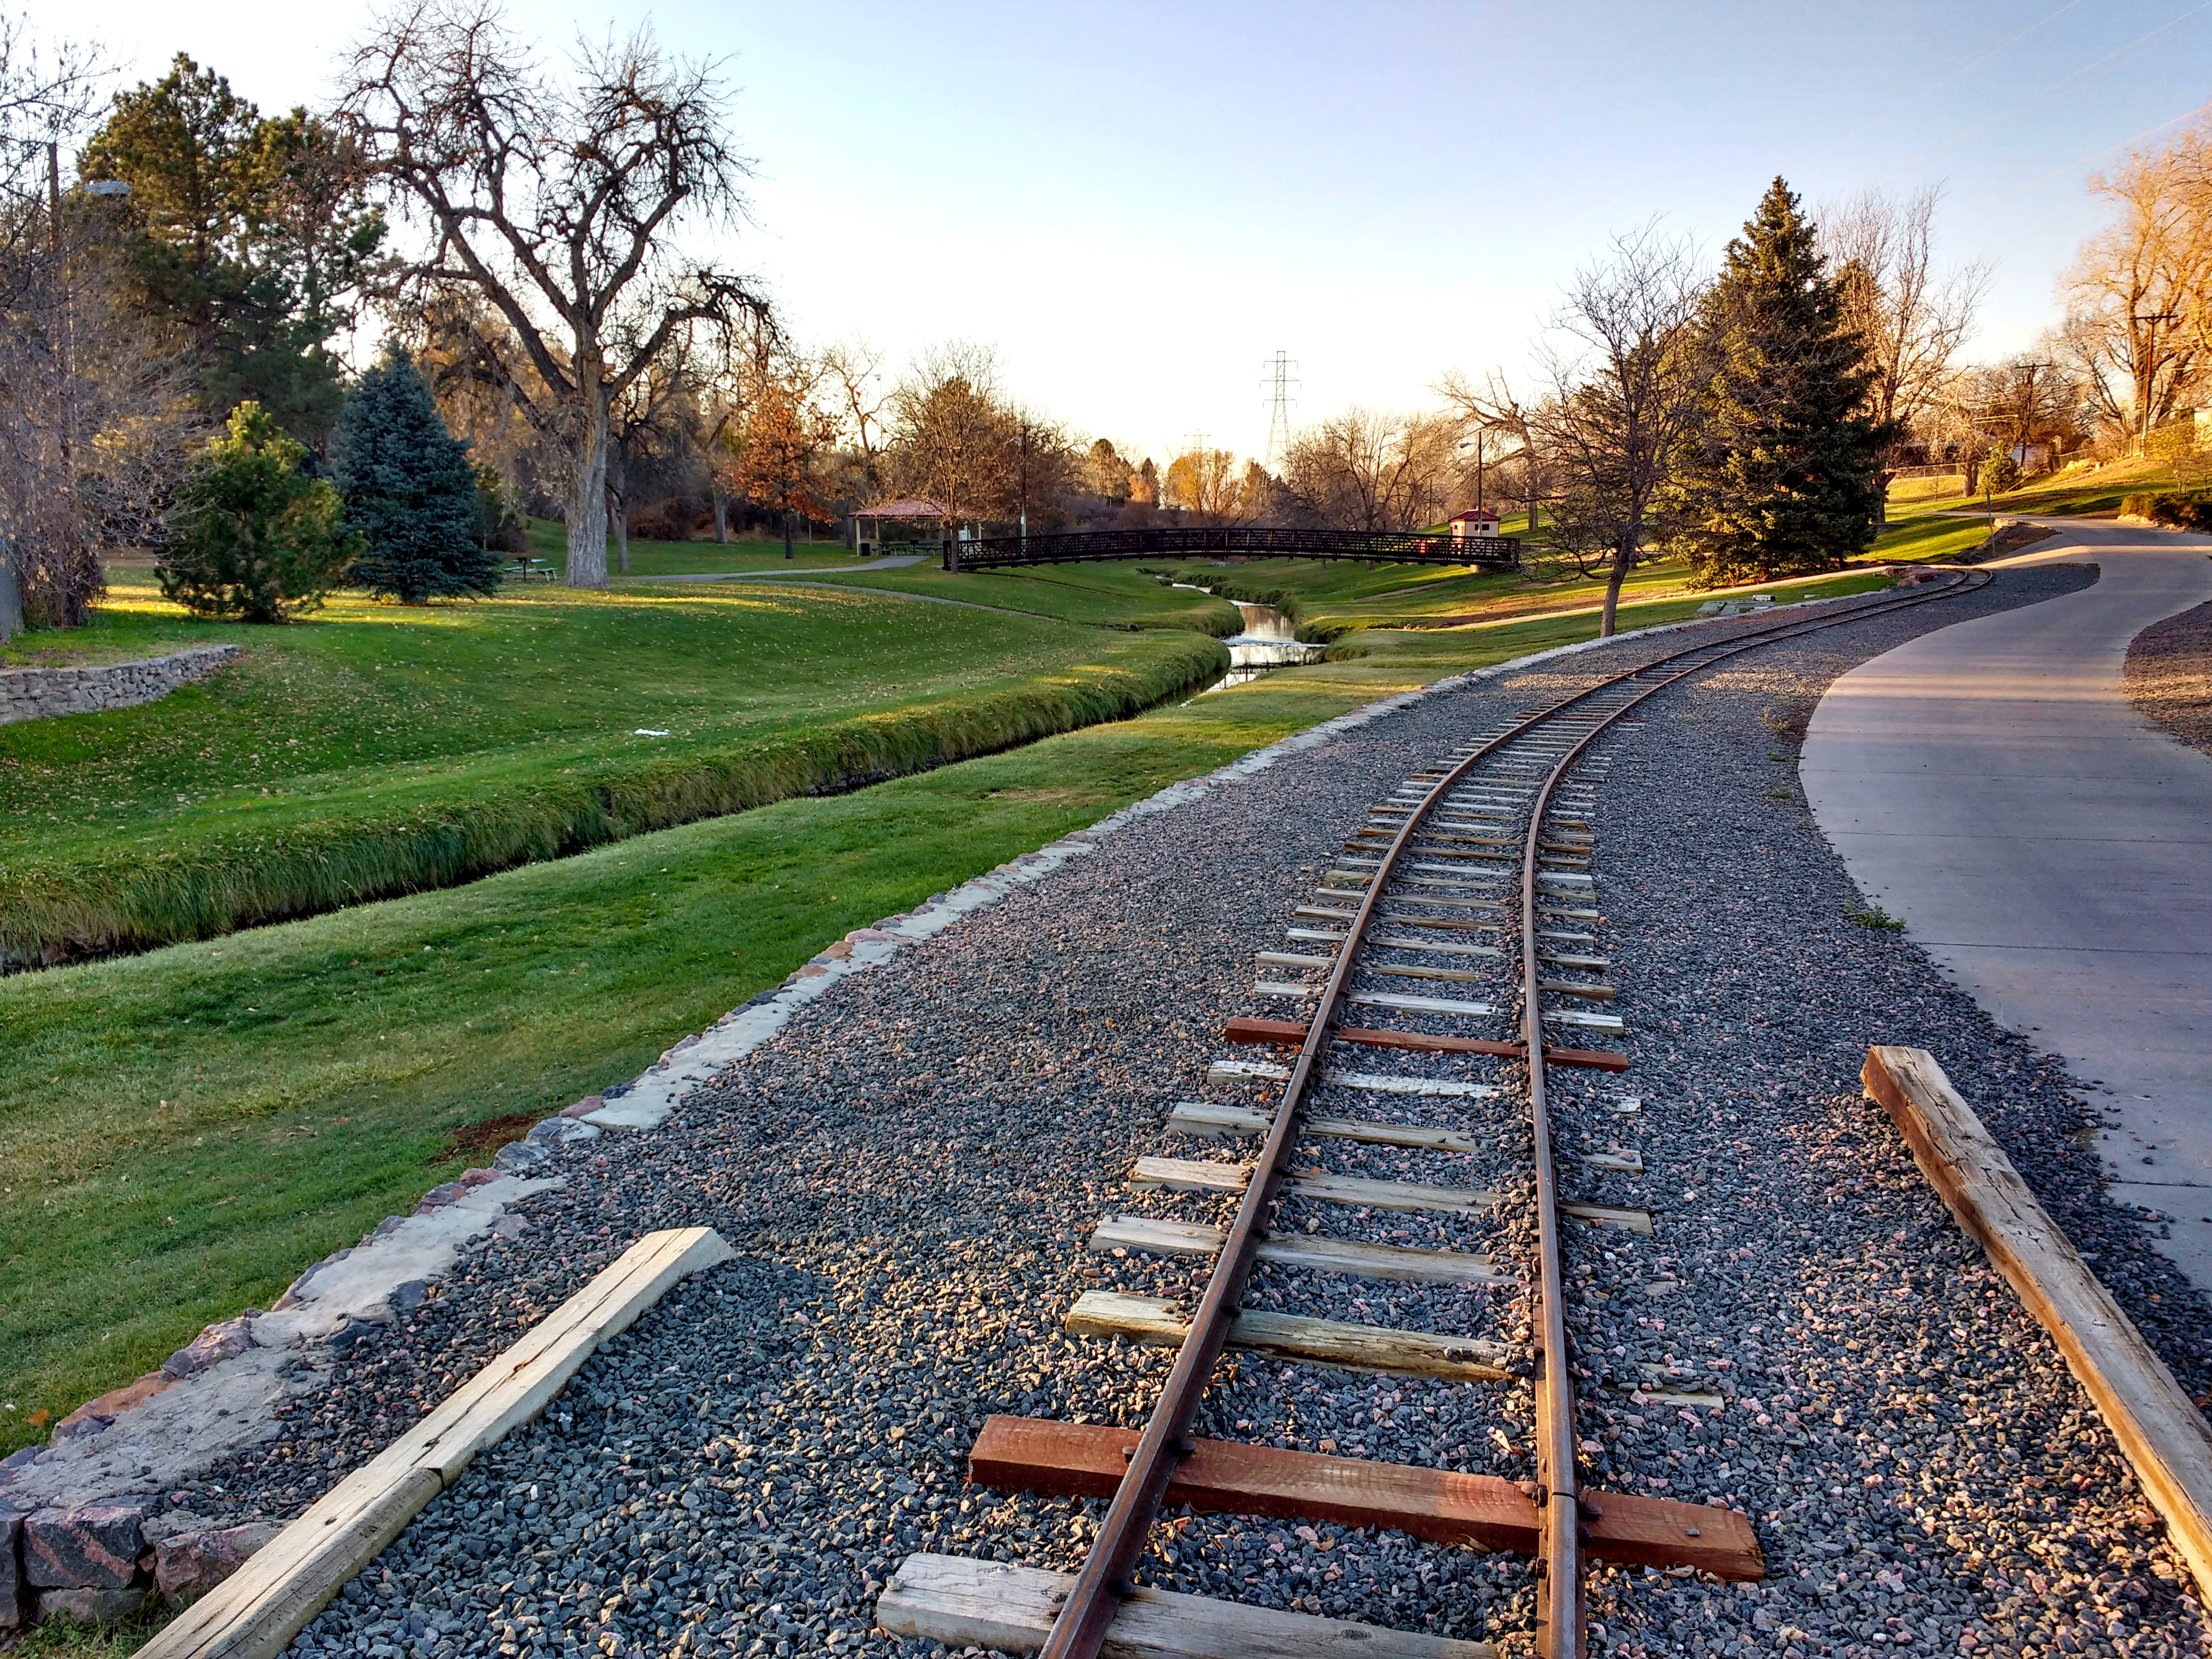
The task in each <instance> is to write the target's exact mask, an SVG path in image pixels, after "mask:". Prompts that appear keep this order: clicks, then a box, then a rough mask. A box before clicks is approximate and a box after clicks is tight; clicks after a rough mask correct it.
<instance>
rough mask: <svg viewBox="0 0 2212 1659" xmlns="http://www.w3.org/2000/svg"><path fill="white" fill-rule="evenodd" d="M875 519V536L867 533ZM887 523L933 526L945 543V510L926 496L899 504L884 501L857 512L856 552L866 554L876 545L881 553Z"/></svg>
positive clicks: (903, 498) (855, 523)
mask: <svg viewBox="0 0 2212 1659" xmlns="http://www.w3.org/2000/svg"><path fill="white" fill-rule="evenodd" d="M869 520H875V523H876V529H875V533H874V534H873V535H870V534H869V533H868V521H869ZM887 523H888V524H901V523H904V524H915V525H921V524H925V523H934V524H935V525H936V526H938V532H937V539H938V540H939V541H943V540H944V539H945V527H944V526H945V508H944V507H941V506H940V505H939V504H938V503H937V502H935V501H931V500H929V499H928V498H927V497H926V496H921V495H908V496H904V497H902V498H901V499H900V500H898V501H881V502H878V504H877V505H876V506H874V507H861V508H860V509H859V510H858V511H856V512H855V513H854V514H853V542H854V546H853V550H854V552H855V553H866V551H867V550H868V544H869V543H871V542H873V543H874V544H875V545H876V549H877V550H878V552H880V551H881V550H883V546H884V525H885V524H887ZM904 539H907V540H910V541H916V542H921V541H926V540H927V539H928V538H926V537H922V536H914V537H909V538H904Z"/></svg>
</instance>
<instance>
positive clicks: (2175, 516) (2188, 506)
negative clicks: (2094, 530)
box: [2120, 490, 2212, 532]
mask: <svg viewBox="0 0 2212 1659" xmlns="http://www.w3.org/2000/svg"><path fill="white" fill-rule="evenodd" d="M2120 511H2121V512H2123V513H2127V514H2129V516H2130V517H2132V518H2139V519H2148V520H2150V521H2151V522H2152V523H2153V524H2162V525H2165V526H2167V527H2168V528H2169V529H2172V530H2196V531H2203V532H2212V494H2209V493H2206V492H2204V491H2201V490H2192V491H2189V492H2186V493H2176V492H2174V491H2171V490H2168V491H2162V492H2160V494H2158V495H2149V496H2143V495H2130V496H2129V497H2127V498H2126V499H2125V500H2124V501H2122V502H2121V503H2120Z"/></svg>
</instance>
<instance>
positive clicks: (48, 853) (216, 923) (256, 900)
mask: <svg viewBox="0 0 2212 1659" xmlns="http://www.w3.org/2000/svg"><path fill="white" fill-rule="evenodd" d="M150 581H151V577H150V573H149V572H147V571H145V570H143V569H139V570H135V571H134V570H120V571H118V572H116V573H114V575H113V579H112V594H111V598H110V599H109V601H108V602H107V603H106V604H105V605H102V606H101V607H100V609H99V611H97V613H96V617H97V619H96V621H95V623H94V625H93V626H92V627H90V628H88V629H83V630H81V631H80V633H78V634H76V635H68V636H61V638H60V639H59V640H57V638H56V636H52V635H31V636H27V638H28V639H29V640H30V641H32V646H33V649H39V648H43V647H46V646H48V645H49V644H50V643H65V645H66V647H67V648H70V649H71V650H74V651H76V652H77V653H82V654H100V653H111V652H114V651H118V650H123V651H126V652H127V653H130V654H141V655H149V654H154V653H157V652H159V651H161V650H165V649H168V648H172V647H175V646H177V645H179V644H184V643H205V642H209V641H234V642H236V643H238V644H239V645H240V646H241V647H244V653H243V655H242V657H241V658H240V659H238V660H236V661H235V662H234V663H233V664H231V665H228V666H227V667H225V668H224V669H223V670H222V671H220V672H219V673H217V674H216V675H215V676H214V677H212V678H210V679H208V680H206V681H204V682H201V683H199V684H195V685H191V686H188V687H186V688H185V689H183V690H179V691H178V692H176V693H174V694H173V695H172V696H168V697H166V698H163V699H161V701H160V702H155V703H150V704H147V705H144V706H143V707H141V708H131V709H118V710H114V711H111V712H108V713H106V714H94V715H82V716H77V717H75V718H72V719H70V720H40V721H29V722H23V723H20V724H17V725H14V726H0V943H4V944H5V945H7V946H8V948H9V950H11V951H13V952H14V953H15V955H16V956H17V957H18V958H19V959H25V960H32V961H37V960H51V959H52V951H55V950H57V949H63V950H75V951H80V952H82V951H88V950H100V949H115V948H135V947H137V946H140V945H146V944H167V943H171V942H173V941H175V940H177V939H185V938H192V937H203V936H205V935H207V934H208V933H219V932H223V931H227V930H228V927H231V926H234V925H236V924H237V923H238V922H240V921H258V920H265V919H268V918H269V917H270V916H272V915H298V914H301V913H302V912H303V911H305V910H309V909H320V908H331V906H332V905H333V904H334V903H342V902H350V901H351V900H354V899H357V898H360V897H364V896H367V897H380V896H388V895H390V894H392V893H395V892H404V891H408V890H417V889H420V888H422V887H425V886H435V885H444V884H448V883H449V882H451V881H452V880H455V879H460V878H466V877H468V876H472V875H477V874H482V873H484V872H486V871H487V870H489V869H494V868H501V867H505V866H507V865H510V864H513V863H516V862H520V861H522V860H524V859H526V858H532V857H544V856H550V855H552V854H556V853H560V852H563V851H573V850H575V849H576V848H578V847H580V846H585V845H590V844H592V843H594V842H599V841H603V840H607V839H611V838H613V837H614V836H617V835H620V834H623V833H627V832H629V830H630V829H636V828H640V827H650V828H660V827H664V826H665V825H666V824H669V823H676V822H680V821H683V820H684V819H685V818H687V817H704V816H708V815H709V813H711V812H712V811H727V810H732V807H733V806H737V805H756V804H757V803H758V802H759V801H761V800H763V799H775V798H776V797H777V796H779V795H781V794H782V793H793V791H795V790H797V789H803V788H806V787H817V786H818V785H820V784H823V783H829V782H834V781H836V780H837V779H838V778H840V777H842V776H847V775H854V774H860V775H869V774H873V773H878V772H881V771H884V770H892V771H896V770H899V769H905V768H907V767H910V766H913V765H916V764H928V763H934V762H935V761H938V760H940V759H943V758H945V757H947V756H951V757H964V756H968V755H973V754H975V753H978V752H981V751H982V750H987V749H989V748H994V747H998V746H1002V745H1003V744H1004V743H1005V742H1006V741H1012V740H1020V739H1023V738H1029V737H1035V736H1036V735H1040V734H1041V733H1042V732H1044V731H1049V730H1064V729H1066V728H1067V727H1068V726H1070V725H1073V724H1078V723H1080V721H1081V720H1082V719H1085V718H1102V717H1106V716H1109V715H1115V714H1127V713H1128V712H1131V711H1132V709H1133V708H1136V707H1141V706H1142V705H1143V703H1144V702H1146V701H1147V700H1149V698H1150V697H1152V696H1159V695H1164V694H1165V693H1166V692H1168V691H1170V690H1174V689H1175V688H1176V687H1178V686H1181V685H1183V684H1188V683H1189V679H1190V677H1191V675H1193V674H1194V673H1198V672H1201V671H1203V664H1204V663H1205V662H1210V661H1211V660H1212V659H1214V658H1215V657H1218V647H1214V646H1212V645H1211V644H1207V643H1204V642H1203V641H1200V640H1199V639H1197V638H1196V637H1195V636H1194V633H1193V631H1192V630H1190V629H1176V630H1174V631H1171V632H1166V631H1155V632H1150V633H1144V634H1134V635H1133V634H1127V633H1122V632H1112V631H1107V630H1105V629H1101V628H1098V627H1091V626H1079V625H1073V624H1074V623H1076V622H1078V621H1089V620H1092V618H1091V617H1082V618H1058V617H1050V616H1006V615H999V614H995V613H994V612H992V611H982V610H974V609H968V608H963V607H956V606H951V605H919V604H915V603H914V602H913V601H911V600H910V599H903V598H900V597H896V596H894V595H891V594H887V593H876V592H866V591H850V590H847V589H842V588H839V587H836V586H803V587H800V586H783V585H775V584H769V583H762V582H750V581H745V580H735V581H732V582H729V583H720V582H717V583H713V584H706V585H699V586H664V587H653V588H648V587H646V586H643V585H637V586H631V587H629V588H624V589H620V590H617V591H615V592H605V593H592V592H574V591H572V590H569V589H566V588H559V587H548V586H532V587H530V588H526V589H516V590H513V591H511V592H506V593H502V594H501V596H500V597H499V598H496V599H489V600H485V601H482V602H477V603H471V604H465V605H431V606H401V605H378V604H373V603H370V602H368V601H367V600H364V599H359V598H354V597H348V596H339V597H338V598H337V599H333V600H332V601H331V604H330V605H328V606H327V607H326V608H325V610H323V611H320V612H318V613H317V614H316V615H315V616H314V617H313V618H311V619H309V620H307V621H304V622H301V623H295V624H293V625H290V626H287V627H283V628H248V627H246V626H244V625H237V624H228V625H227V624H219V623H199V622H195V621H193V620H191V619H190V618H188V617H184V616H182V615H181V613H179V611H177V610H176V608H175V607H173V606H171V605H167V603H166V602H164V601H163V600H161V599H160V597H159V595H158V592H155V590H154V589H153V588H152V587H151V586H150V585H149V584H150ZM1054 591H1058V590H1054ZM1090 597H1091V601H1092V603H1091V604H1090V605H1089V609H1090V610H1091V611H1096V612H1097V613H1099V615H1098V617H1097V619H1098V620H1105V619H1106V617H1105V613H1106V612H1108V611H1112V613H1113V615H1114V617H1116V618H1121V617H1128V616H1135V615H1138V614H1139V612H1141V611H1143V609H1144V606H1145V605H1148V604H1152V599H1151V596H1150V595H1149V594H1143V593H1139V594H1138V595H1137V596H1136V598H1137V599H1138V601H1139V603H1138V604H1136V605H1130V604H1129V603H1128V602H1127V601H1126V600H1124V599H1118V598H1115V597H1114V596H1111V595H1093V596H1090ZM1200 597H1201V598H1203V596H1200ZM1206 605H1218V602H1216V601H1212V600H1210V599H1209V600H1206ZM1167 608H1168V609H1173V608H1174V607H1167ZM1184 608H1185V609H1188V607H1184ZM1146 686H1150V687H1152V690H1150V691H1149V692H1147V691H1146V690H1144V689H1143V688H1145V687H1146ZM1025 700H1026V706H1024V702H1025ZM57 941H60V943H57Z"/></svg>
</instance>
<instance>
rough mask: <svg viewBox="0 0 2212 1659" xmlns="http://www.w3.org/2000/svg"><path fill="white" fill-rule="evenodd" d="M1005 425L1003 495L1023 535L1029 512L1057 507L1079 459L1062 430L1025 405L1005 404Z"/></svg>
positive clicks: (1064, 429)
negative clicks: (1035, 509) (1004, 487)
mask: <svg viewBox="0 0 2212 1659" xmlns="http://www.w3.org/2000/svg"><path fill="white" fill-rule="evenodd" d="M1005 422H1006V436H1005V441H1004V448H1003V453H1004V456H1005V462H1006V491H1005V493H1006V498H1007V505H1009V506H1011V507H1012V508H1013V509H1014V513H1015V517H1016V519H1017V520H1018V522H1019V523H1020V526H1021V533H1022V534H1023V535H1024V536H1026V535H1028V534H1029V533H1030V509H1031V508H1032V507H1057V506H1058V504H1059V502H1060V497H1061V496H1062V495H1064V494H1066V489H1067V487H1068V485H1069V484H1071V483H1073V482H1074V480H1075V475H1076V471H1077V468H1078V467H1079V465H1081V457H1080V456H1079V453H1077V450H1076V447H1075V444H1074V441H1073V440H1072V439H1071V438H1070V437H1069V435H1068V432H1067V428H1066V427H1064V426H1062V425H1061V424H1060V422H1058V421H1055V420H1054V419H1053V418H1052V417H1051V416H1048V415H1045V414H1042V413H1041V412H1040V411H1038V410H1036V409H1033V408H1031V407H1030V405H1029V404H1019V403H1018V404H1011V405H1009V406H1008V408H1007V409H1006V412H1005Z"/></svg>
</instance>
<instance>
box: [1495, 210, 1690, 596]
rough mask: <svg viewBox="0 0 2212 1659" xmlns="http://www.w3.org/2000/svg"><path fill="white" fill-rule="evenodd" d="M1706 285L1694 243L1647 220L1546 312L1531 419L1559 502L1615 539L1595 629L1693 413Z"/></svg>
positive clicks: (1634, 552) (1649, 518) (1592, 529)
mask: <svg viewBox="0 0 2212 1659" xmlns="http://www.w3.org/2000/svg"><path fill="white" fill-rule="evenodd" d="M1703 289H1704V284H1703V282H1702V280H1701V278H1700V277H1699V272H1698V266H1697V261H1696V258H1695V257H1694V256H1693V254H1692V251H1691V249H1690V248H1689V247H1688V246H1686V244H1682V243H1676V242H1668V241H1662V240H1660V239H1659V237H1658V236H1657V234H1656V233H1655V232H1654V231H1653V230H1652V229H1650V228H1645V229H1644V230H1641V231H1637V232H1634V233H1632V234H1628V235H1625V236H1619V237H1616V238H1614V239H1613V248H1612V252H1611V253H1610V255H1609V256H1608V257H1607V258H1606V259H1604V260H1603V261H1602V262H1601V263H1600V264H1595V265H1589V266H1585V267H1584V268H1583V270H1579V271H1577V273H1576V274H1575V279H1574V283H1573V285H1572V286H1571V287H1570V288H1569V289H1568V290H1567V297H1566V301H1565V304H1564V305H1563V306H1562V307H1561V308H1560V310H1559V314H1558V315H1557V316H1556V317H1555V318H1554V319H1553V330H1554V331H1555V332H1556V334H1557V336H1558V337H1559V340H1560V343H1559V344H1557V345H1554V346H1553V347H1551V348H1549V349H1547V351H1546V353H1545V355H1544V360H1543V361H1544V372H1545V377H1546V379H1547V381H1548V383H1549V384H1548V387H1547V397H1546V398H1545V399H1544V401H1543V404H1541V407H1540V408H1538V409H1537V410H1535V411H1534V414H1533V416H1531V419H1530V428H1531V430H1532V432H1533V433H1534V436H1535V438H1536V441H1537V443H1538V445H1539V446H1540V447H1541V448H1542V449H1543V450H1544V451H1545V452H1546V453H1548V454H1549V455H1550V456H1552V457H1553V460H1554V464H1555V465H1556V466H1557V468H1558V471H1559V474H1560V476H1561V478H1562V480H1563V482H1564V483H1565V497H1566V501H1565V503H1563V507H1564V509H1565V512H1566V513H1568V514H1569V515H1570V517H1571V519H1572V520H1573V521H1574V522H1575V523H1577V524H1578V525H1580V526H1584V527H1585V529H1584V533H1585V534H1588V535H1595V536H1596V537H1598V538H1601V539H1602V542H1603V543H1605V544H1609V545H1610V547H1611V550H1612V562H1611V564H1610V566H1609V567H1608V569H1607V576H1606V586H1605V611H1604V616H1603V617H1602V619H1601V622H1600V623H1599V633H1600V635H1601V637H1610V636H1611V635H1612V633H1613V616H1614V612H1615V611H1616V610H1617V608H1618V607H1619V605H1620V585H1621V582H1622V581H1623V580H1624V579H1626V576H1627V574H1628V573H1629V572H1630V571H1631V570H1632V569H1634V568H1636V562H1637V559H1638V556H1639V555H1640V554H1641V552H1642V550H1643V547H1644V541H1645V539H1646V538H1647V536H1648V535H1649V533H1650V531H1651V530H1652V529H1653V528H1654V521H1655V520H1656V517H1657V512H1658V503H1659V500H1660V496H1661V492H1662V489H1663V488H1664V486H1665V485H1666V483H1668V478H1669V476H1670V474H1671V471H1672V457H1673V454H1674V447H1675V446H1676V444H1677V443H1678V442H1680V440H1681V439H1682V437H1683V435H1685V433H1686V432H1687V431H1688V430H1689V429H1690V428H1691V426H1692V422H1694V421H1695V419H1696V417H1697V403H1696V396H1697V390H1698V381H1699V375H1698V364H1697V362H1696V357H1695V349H1694V348H1695V341H1696V339H1697V319H1698V304H1699V297H1700V295H1701V294H1702V292H1703Z"/></svg>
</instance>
